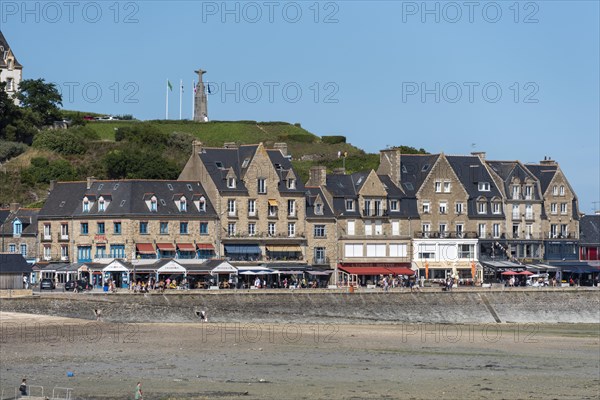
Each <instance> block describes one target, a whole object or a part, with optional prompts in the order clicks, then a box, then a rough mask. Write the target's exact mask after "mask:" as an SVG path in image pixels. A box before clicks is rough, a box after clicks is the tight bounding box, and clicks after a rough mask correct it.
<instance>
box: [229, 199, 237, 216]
mask: <svg viewBox="0 0 600 400" xmlns="http://www.w3.org/2000/svg"><path fill="white" fill-rule="evenodd" d="M235 208H236V207H235V199H227V214H229V216H231V217H233V216H235V215H236V209H235Z"/></svg>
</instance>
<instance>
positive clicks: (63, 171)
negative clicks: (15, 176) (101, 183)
mask: <svg viewBox="0 0 600 400" xmlns="http://www.w3.org/2000/svg"><path fill="white" fill-rule="evenodd" d="M75 179H77V173H76V171H75V169H74V168H73V166H72V165H71V164H70V163H69V162H68V161H67V160H62V159H60V160H54V161H49V160H48V159H46V158H43V157H35V158H32V159H31V166H30V167H29V168H26V169H24V170H23V172H22V173H21V181H22V182H23V183H26V184H29V185H31V186H35V185H37V184H40V183H50V181H51V180H56V181H72V180H75Z"/></svg>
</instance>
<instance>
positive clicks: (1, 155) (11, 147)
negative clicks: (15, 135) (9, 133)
mask: <svg viewBox="0 0 600 400" xmlns="http://www.w3.org/2000/svg"><path fill="white" fill-rule="evenodd" d="M25 151H27V145H26V144H25V143H19V142H7V141H4V140H0V162H4V161H6V160H8V159H10V158H13V157H16V156H18V155H19V154H23V153H25Z"/></svg>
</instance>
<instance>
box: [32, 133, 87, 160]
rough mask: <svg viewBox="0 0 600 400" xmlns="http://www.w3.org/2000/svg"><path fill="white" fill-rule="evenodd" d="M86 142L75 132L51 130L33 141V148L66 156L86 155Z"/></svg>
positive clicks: (38, 135) (37, 136) (40, 134)
mask: <svg viewBox="0 0 600 400" xmlns="http://www.w3.org/2000/svg"><path fill="white" fill-rule="evenodd" d="M84 142H85V140H84V138H83V137H81V136H80V135H78V134H77V133H76V132H75V131H71V130H68V129H67V130H51V131H43V132H40V133H39V134H37V135H36V136H35V138H34V139H33V147H35V148H39V149H48V150H52V151H56V152H57V153H60V154H64V155H73V154H84V153H85V151H86V147H85V143H84Z"/></svg>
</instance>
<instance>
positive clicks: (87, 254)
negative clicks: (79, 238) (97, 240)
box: [77, 246, 92, 262]
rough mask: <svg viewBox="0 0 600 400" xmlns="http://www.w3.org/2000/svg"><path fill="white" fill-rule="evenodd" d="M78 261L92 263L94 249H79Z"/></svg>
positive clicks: (82, 247)
mask: <svg viewBox="0 0 600 400" xmlns="http://www.w3.org/2000/svg"><path fill="white" fill-rule="evenodd" d="M77 261H79V262H89V261H92V247H91V246H79V247H77Z"/></svg>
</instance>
